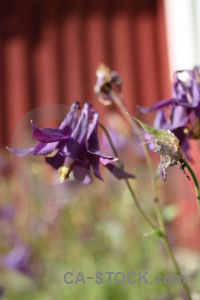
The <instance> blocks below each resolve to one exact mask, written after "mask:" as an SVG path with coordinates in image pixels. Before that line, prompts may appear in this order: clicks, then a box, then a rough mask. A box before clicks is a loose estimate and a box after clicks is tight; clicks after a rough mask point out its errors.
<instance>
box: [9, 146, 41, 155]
mask: <svg viewBox="0 0 200 300" xmlns="http://www.w3.org/2000/svg"><path fill="white" fill-rule="evenodd" d="M6 149H7V150H8V151H10V152H12V153H14V154H15V155H17V156H25V155H28V154H32V152H33V151H34V149H35V148H34V147H31V148H25V149H15V148H11V147H6Z"/></svg>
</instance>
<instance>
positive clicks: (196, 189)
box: [183, 158, 200, 208]
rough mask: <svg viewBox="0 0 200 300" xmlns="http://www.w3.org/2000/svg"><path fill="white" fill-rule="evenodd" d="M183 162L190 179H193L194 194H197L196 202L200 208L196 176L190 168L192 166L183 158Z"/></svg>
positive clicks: (199, 191) (199, 193) (199, 194)
mask: <svg viewBox="0 0 200 300" xmlns="http://www.w3.org/2000/svg"><path fill="white" fill-rule="evenodd" d="M183 162H184V164H185V166H186V167H187V169H188V171H189V172H190V175H191V176H192V179H193V181H194V186H195V192H196V196H197V200H198V204H199V208H200V188H199V183H198V180H197V178H196V175H195V173H194V171H193V170H192V167H191V166H190V164H189V163H188V162H187V160H186V159H184V158H183Z"/></svg>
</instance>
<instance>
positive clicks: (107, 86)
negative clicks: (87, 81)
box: [94, 64, 122, 105]
mask: <svg viewBox="0 0 200 300" xmlns="http://www.w3.org/2000/svg"><path fill="white" fill-rule="evenodd" d="M96 76H97V82H96V84H95V86H94V92H95V94H96V95H97V97H98V99H99V101H100V102H101V103H103V104H104V105H111V104H112V103H113V102H114V101H115V94H118V93H121V88H122V79H121V77H120V75H119V74H118V73H117V72H116V71H111V70H110V69H109V68H108V67H107V66H106V65H104V64H100V65H99V67H98V68H97V71H96Z"/></svg>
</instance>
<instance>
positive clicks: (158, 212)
mask: <svg viewBox="0 0 200 300" xmlns="http://www.w3.org/2000/svg"><path fill="white" fill-rule="evenodd" d="M99 126H100V127H101V129H102V130H103V131H104V133H105V135H106V137H107V139H108V141H109V144H110V147H111V149H112V151H113V153H114V155H115V156H116V157H117V158H119V155H118V152H117V150H116V148H115V146H114V144H113V142H112V139H111V137H110V135H109V133H108V131H107V129H106V128H105V126H104V125H103V124H101V123H99ZM118 164H119V166H120V168H122V169H123V166H122V164H121V162H120V160H118ZM186 166H187V165H186ZM187 167H188V166H187ZM190 169H191V167H190ZM191 170H192V169H191ZM192 173H193V174H194V172H193V171H192ZM191 175H192V174H191ZM194 176H195V175H194ZM195 178H196V177H195ZM125 182H126V185H127V187H128V189H129V191H130V193H131V196H132V198H133V201H134V203H135V206H136V207H137V209H138V211H139V213H140V215H141V217H142V218H143V219H144V221H145V222H146V223H147V224H148V225H149V226H150V227H151V228H152V229H153V230H154V231H155V230H157V228H156V226H154V224H153V223H152V222H151V220H150V219H149V218H148V216H147V215H146V213H145V212H144V211H143V209H142V208H141V206H140V204H139V202H138V200H137V197H136V195H135V193H134V191H133V189H132V187H131V185H130V183H129V181H128V180H127V179H125ZM154 185H155V191H156V196H155V205H156V215H157V220H158V224H159V230H160V231H161V233H162V234H161V237H162V239H163V241H164V243H165V246H166V248H167V251H168V253H169V256H170V257H171V260H172V262H173V264H174V267H175V270H176V272H177V274H178V275H179V276H182V274H181V270H180V267H179V265H178V263H177V261H176V258H175V256H174V254H173V250H172V248H171V245H170V242H169V240H168V237H167V235H166V229H165V224H164V221H163V217H162V212H161V207H160V203H159V201H158V196H157V189H156V180H154ZM197 186H198V182H197ZM180 278H181V277H180ZM181 285H182V287H183V289H184V290H185V292H186V294H187V296H188V300H192V297H191V295H190V289H189V287H188V285H187V283H185V284H184V282H183V281H182V280H181Z"/></svg>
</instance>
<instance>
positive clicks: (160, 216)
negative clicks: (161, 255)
mask: <svg viewBox="0 0 200 300" xmlns="http://www.w3.org/2000/svg"><path fill="white" fill-rule="evenodd" d="M157 203H158V204H157V217H158V221H159V227H160V230H161V231H162V232H163V240H164V243H165V246H166V248H167V251H168V253H169V256H170V257H171V260H172V262H173V264H174V267H175V270H176V272H177V275H179V276H180V278H181V276H182V274H181V270H180V267H179V265H178V263H177V261H176V258H175V256H174V253H173V250H172V247H171V245H170V242H169V239H168V237H167V234H166V229H165V224H164V221H163V217H162V212H161V207H160V203H159V202H157ZM181 285H182V287H183V289H184V290H185V293H186V294H187V296H188V299H189V300H192V296H191V294H190V289H189V287H188V285H187V283H186V282H185V283H184V282H183V280H181Z"/></svg>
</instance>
